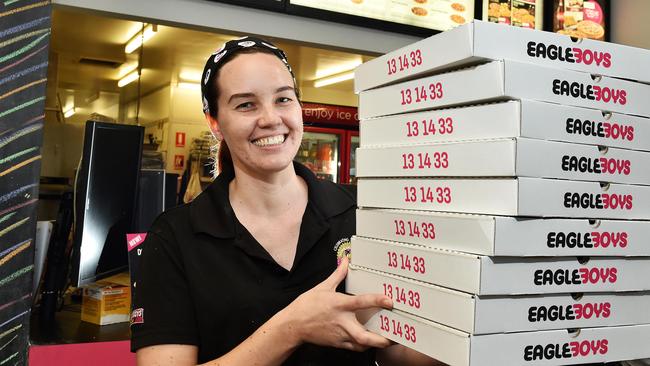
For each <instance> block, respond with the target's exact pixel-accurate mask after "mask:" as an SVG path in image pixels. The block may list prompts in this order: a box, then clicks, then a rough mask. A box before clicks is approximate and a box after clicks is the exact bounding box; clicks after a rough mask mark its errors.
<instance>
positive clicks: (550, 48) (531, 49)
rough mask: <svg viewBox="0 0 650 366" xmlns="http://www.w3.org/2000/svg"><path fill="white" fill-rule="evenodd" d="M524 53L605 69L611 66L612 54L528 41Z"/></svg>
mask: <svg viewBox="0 0 650 366" xmlns="http://www.w3.org/2000/svg"><path fill="white" fill-rule="evenodd" d="M526 53H527V54H528V56H530V57H535V58H547V59H549V60H557V61H562V62H568V63H571V64H583V65H588V66H590V65H596V66H602V67H604V68H606V69H607V68H609V67H611V66H612V55H611V54H610V53H609V52H601V51H593V50H590V49H586V48H585V49H582V48H578V47H562V46H558V45H554V44H549V45H547V44H544V43H541V42H534V41H530V42H528V45H527V47H526Z"/></svg>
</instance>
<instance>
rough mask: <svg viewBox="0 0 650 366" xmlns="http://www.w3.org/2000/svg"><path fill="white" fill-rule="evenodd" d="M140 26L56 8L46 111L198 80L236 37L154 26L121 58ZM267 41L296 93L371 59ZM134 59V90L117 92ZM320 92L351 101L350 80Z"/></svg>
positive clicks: (132, 97) (95, 106)
mask: <svg viewBox="0 0 650 366" xmlns="http://www.w3.org/2000/svg"><path fill="white" fill-rule="evenodd" d="M142 27H143V24H142V23H140V22H136V21H132V20H125V19H118V18H109V17H105V16H100V15H96V14H91V13H85V12H80V11H77V10H69V9H59V8H56V9H55V10H54V12H53V15H52V39H51V43H50V67H49V71H48V73H49V75H48V94H47V95H48V107H49V108H57V109H58V108H59V107H58V106H59V102H57V100H60V104H61V109H63V110H65V109H66V108H67V106H69V105H71V104H72V101H74V105H75V107H77V108H84V107H85V108H86V110H88V107H89V106H90V108H91V109H98V110H101V109H103V108H108V107H110V106H111V105H112V104H116V103H125V102H129V101H132V100H135V99H137V98H138V96H140V97H142V96H144V95H147V94H148V93H151V92H152V91H155V90H158V89H160V88H161V87H164V86H167V85H170V84H172V83H177V82H178V81H179V75H180V74H181V73H186V72H190V73H191V74H194V75H199V76H198V77H199V78H200V73H201V71H202V69H203V65H204V62H205V57H206V56H207V55H209V54H211V53H212V52H213V51H214V50H215V49H217V48H218V47H219V46H220V45H221V44H222V43H223V42H225V41H227V40H230V39H233V38H237V37H240V36H241V35H240V34H216V33H209V32H205V31H197V30H192V29H184V28H178V27H170V26H164V25H158V26H157V32H156V34H155V36H153V37H152V38H151V39H149V40H148V41H147V42H145V45H144V47H142V48H140V49H138V50H136V51H135V52H133V53H132V54H125V52H124V46H125V44H126V43H127V42H128V41H129V40H130V39H131V38H132V37H133V36H134V35H136V34H137V33H138V32H139V31H140V30H141V29H142ZM271 41H273V42H274V43H276V44H277V45H278V46H279V47H280V48H282V49H283V50H284V51H285V52H286V53H287V56H288V58H289V62H290V63H291V64H292V67H293V69H294V72H295V74H296V78H297V79H298V84H299V86H300V87H301V88H305V87H308V88H309V87H313V80H314V79H316V78H317V74H318V73H319V72H322V71H323V70H325V69H329V68H333V67H334V68H336V67H337V66H339V65H341V64H345V63H349V62H351V61H355V60H362V61H367V60H369V59H371V58H372V57H371V56H367V55H360V54H353V53H348V52H340V51H334V50H326V49H318V48H314V47H308V46H303V45H300V44H297V43H291V42H287V41H282V40H274V39H271ZM139 57H141V65H142V76H141V79H140V83H139V85H138V83H137V82H133V83H131V84H129V85H126V86H125V87H123V88H119V87H118V86H117V81H118V80H119V79H120V77H122V76H123V75H121V71H122V70H123V69H124V67H125V66H128V65H130V64H137V61H138V58H139ZM138 86H139V88H138ZM321 89H322V92H327V91H331V92H332V93H338V94H341V92H346V93H350V94H351V96H352V97H354V96H353V95H352V91H353V83H352V81H351V80H349V81H345V82H341V83H337V84H333V85H330V86H326V87H322V88H321ZM311 101H314V100H311ZM317 102H318V101H317ZM91 103H95V104H92V105H91ZM98 103H99V104H98Z"/></svg>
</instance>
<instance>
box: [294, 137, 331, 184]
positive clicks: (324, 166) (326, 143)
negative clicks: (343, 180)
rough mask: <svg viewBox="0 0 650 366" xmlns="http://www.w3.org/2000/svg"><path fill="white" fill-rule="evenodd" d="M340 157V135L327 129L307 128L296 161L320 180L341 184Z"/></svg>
mask: <svg viewBox="0 0 650 366" xmlns="http://www.w3.org/2000/svg"><path fill="white" fill-rule="evenodd" d="M330 131H331V132H330ZM340 155H341V135H340V134H339V133H337V132H336V131H333V130H331V129H329V130H328V129H325V128H310V129H307V128H305V133H304V135H303V137H302V143H301V144H300V149H298V153H297V154H296V158H295V159H296V161H298V162H300V163H302V164H303V165H305V166H307V167H308V168H309V169H310V170H311V171H312V172H314V174H316V176H317V177H318V178H320V179H326V180H329V181H332V182H335V183H339V181H340V163H339V159H340Z"/></svg>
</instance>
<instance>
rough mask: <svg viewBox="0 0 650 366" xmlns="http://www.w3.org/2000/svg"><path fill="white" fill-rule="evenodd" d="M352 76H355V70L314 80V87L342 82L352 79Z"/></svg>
mask: <svg viewBox="0 0 650 366" xmlns="http://www.w3.org/2000/svg"><path fill="white" fill-rule="evenodd" d="M352 78H354V71H348V72H346V73H343V74H338V75H333V76H328V77H326V78H322V79H318V80H314V87H315V88H320V87H321V86H325V85H332V84H336V83H340V82H342V81H346V80H350V79H352Z"/></svg>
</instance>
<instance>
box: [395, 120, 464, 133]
mask: <svg viewBox="0 0 650 366" xmlns="http://www.w3.org/2000/svg"><path fill="white" fill-rule="evenodd" d="M421 122H422V128H420V124H419V123H418V121H408V122H406V130H407V131H406V137H417V136H420V134H421V135H422V136H429V135H435V134H436V132H438V134H440V135H445V134H451V133H453V132H454V120H453V119H451V117H447V118H444V117H441V118H438V121H437V122H438V127H437V128H436V120H435V119H429V120H428V121H427V120H426V119H424V120H422V121H421Z"/></svg>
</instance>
